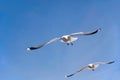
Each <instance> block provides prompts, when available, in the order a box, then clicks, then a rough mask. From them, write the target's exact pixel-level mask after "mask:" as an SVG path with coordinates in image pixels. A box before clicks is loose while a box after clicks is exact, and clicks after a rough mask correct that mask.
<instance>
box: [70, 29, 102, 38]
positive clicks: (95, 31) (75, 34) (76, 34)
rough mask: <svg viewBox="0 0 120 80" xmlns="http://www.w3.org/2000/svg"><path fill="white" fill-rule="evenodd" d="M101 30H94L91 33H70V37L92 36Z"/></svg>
mask: <svg viewBox="0 0 120 80" xmlns="http://www.w3.org/2000/svg"><path fill="white" fill-rule="evenodd" d="M100 30H101V28H99V29H97V30H94V31H91V32H77V33H72V34H70V36H78V35H92V34H95V33H97V32H98V31H100Z"/></svg>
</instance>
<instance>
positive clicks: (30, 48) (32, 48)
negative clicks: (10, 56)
mask: <svg viewBox="0 0 120 80" xmlns="http://www.w3.org/2000/svg"><path fill="white" fill-rule="evenodd" d="M35 49H38V48H35V47H29V48H27V50H28V51H31V50H35Z"/></svg>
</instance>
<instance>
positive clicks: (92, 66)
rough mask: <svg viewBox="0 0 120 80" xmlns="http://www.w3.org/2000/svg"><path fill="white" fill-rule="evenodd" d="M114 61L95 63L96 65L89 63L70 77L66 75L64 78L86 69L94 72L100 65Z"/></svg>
mask: <svg viewBox="0 0 120 80" xmlns="http://www.w3.org/2000/svg"><path fill="white" fill-rule="evenodd" d="M114 62H115V61H111V62H96V63H91V64H88V65H87V66H85V67H82V68H80V69H79V70H78V71H76V72H74V73H72V74H70V75H67V76H65V77H71V76H74V75H75V74H77V73H79V72H80V71H82V70H86V69H89V70H92V71H94V70H95V69H96V68H97V67H98V66H100V65H101V64H112V63H114Z"/></svg>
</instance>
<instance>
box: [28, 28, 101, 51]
mask: <svg viewBox="0 0 120 80" xmlns="http://www.w3.org/2000/svg"><path fill="white" fill-rule="evenodd" d="M100 30H101V29H100V28H99V29H96V30H94V31H91V32H76V33H72V34H69V35H63V36H62V37H56V38H53V39H51V40H49V41H47V42H45V43H43V44H41V45H38V46H33V47H28V48H27V50H36V49H39V48H42V47H43V46H46V45H48V44H50V43H52V42H55V41H57V40H60V41H61V42H63V43H66V44H67V45H73V43H72V42H74V41H76V40H77V39H78V37H76V36H79V35H92V34H95V33H97V32H98V31H100Z"/></svg>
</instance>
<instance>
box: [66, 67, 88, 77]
mask: <svg viewBox="0 0 120 80" xmlns="http://www.w3.org/2000/svg"><path fill="white" fill-rule="evenodd" d="M85 69H88V66H85V67H82V68H80V69H79V70H78V71H76V72H74V73H72V74H70V75H67V76H66V77H71V76H73V75H75V74H77V73H79V72H80V71H82V70H85Z"/></svg>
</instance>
